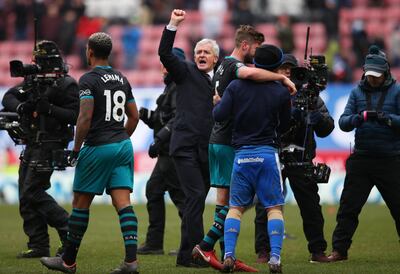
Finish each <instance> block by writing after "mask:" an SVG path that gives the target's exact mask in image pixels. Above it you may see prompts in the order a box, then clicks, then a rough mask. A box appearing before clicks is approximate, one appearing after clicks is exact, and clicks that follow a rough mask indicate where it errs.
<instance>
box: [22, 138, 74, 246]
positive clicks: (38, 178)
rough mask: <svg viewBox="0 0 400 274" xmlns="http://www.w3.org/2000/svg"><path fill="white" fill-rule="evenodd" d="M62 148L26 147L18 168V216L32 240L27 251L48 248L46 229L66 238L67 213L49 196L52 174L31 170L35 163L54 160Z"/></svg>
mask: <svg viewBox="0 0 400 274" xmlns="http://www.w3.org/2000/svg"><path fill="white" fill-rule="evenodd" d="M62 148H63V146H62V145H60V144H46V145H43V146H41V147H35V146H29V145H28V146H27V147H26V149H25V151H24V153H23V157H21V164H20V166H19V178H18V184H19V212H20V214H21V217H22V219H23V227H24V232H25V234H26V235H27V236H28V237H29V242H28V248H39V249H48V248H49V234H48V233H47V225H50V226H51V227H54V228H56V229H57V231H58V233H59V235H60V238H62V239H63V240H64V239H65V238H66V232H67V226H68V213H67V212H66V211H65V210H64V209H63V208H62V207H60V206H59V205H58V204H57V202H56V201H55V200H54V199H53V197H51V196H50V195H49V194H47V192H46V190H47V189H49V188H50V177H51V175H52V173H53V172H52V171H38V170H37V169H36V168H35V167H32V166H30V163H31V162H32V161H38V160H39V161H43V160H49V159H51V151H52V150H53V149H62Z"/></svg>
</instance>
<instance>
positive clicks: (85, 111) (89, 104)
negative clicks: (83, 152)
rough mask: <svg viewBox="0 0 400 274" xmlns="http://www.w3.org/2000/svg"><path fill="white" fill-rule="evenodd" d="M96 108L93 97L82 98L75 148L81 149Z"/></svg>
mask: <svg viewBox="0 0 400 274" xmlns="http://www.w3.org/2000/svg"><path fill="white" fill-rule="evenodd" d="M93 108H94V100H93V99H82V100H81V102H80V109H79V116H78V121H77V123H76V136H75V144H74V150H80V148H81V146H82V143H83V141H84V140H85V138H86V135H87V134H88V132H89V129H90V125H91V122H92V116H93Z"/></svg>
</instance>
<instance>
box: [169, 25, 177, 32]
mask: <svg viewBox="0 0 400 274" xmlns="http://www.w3.org/2000/svg"><path fill="white" fill-rule="evenodd" d="M177 29H178V27H177V26H174V25H167V30H170V31H176V30H177Z"/></svg>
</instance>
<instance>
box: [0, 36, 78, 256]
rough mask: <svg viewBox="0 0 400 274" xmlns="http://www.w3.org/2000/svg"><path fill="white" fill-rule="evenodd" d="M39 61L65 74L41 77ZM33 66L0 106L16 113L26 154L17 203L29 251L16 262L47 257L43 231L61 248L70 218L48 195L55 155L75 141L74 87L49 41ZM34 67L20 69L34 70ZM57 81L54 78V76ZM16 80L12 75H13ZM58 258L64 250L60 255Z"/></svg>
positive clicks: (42, 44) (39, 47) (39, 46)
mask: <svg viewBox="0 0 400 274" xmlns="http://www.w3.org/2000/svg"><path fill="white" fill-rule="evenodd" d="M39 60H48V61H49V63H48V64H50V63H51V62H50V61H51V60H53V61H54V60H55V61H56V62H58V63H59V64H62V65H63V68H64V69H63V71H58V72H57V73H55V72H53V73H52V77H54V78H50V76H48V75H45V74H41V70H40V68H39V67H40V66H41V69H43V70H46V73H47V72H51V71H49V70H50V69H49V68H46V67H44V66H43V64H40V66H39V62H38V61H39ZM33 62H34V63H35V65H36V66H37V67H36V68H38V71H36V72H35V73H32V72H28V71H26V72H25V73H26V74H29V75H19V76H24V77H25V79H24V81H23V82H22V83H21V84H20V85H17V86H15V87H12V88H11V89H9V90H8V91H7V92H6V94H5V95H4V97H3V100H2V104H3V105H4V107H5V110H6V111H10V112H17V113H18V115H19V117H20V118H19V119H20V123H21V125H23V126H24V128H25V131H24V132H25V133H26V135H25V136H22V137H21V139H22V142H23V144H25V145H26V146H25V149H24V151H23V152H22V154H21V157H20V160H21V163H20V167H19V179H18V184H19V202H20V207H19V208H20V214H21V217H22V219H23V228H24V232H25V234H26V235H27V236H28V237H29V242H28V250H27V251H23V252H21V253H20V254H18V258H36V257H42V256H49V235H48V232H47V225H50V226H51V227H54V228H55V229H57V232H58V234H59V236H60V239H61V243H64V240H65V239H66V236H67V235H66V234H67V225H68V213H67V212H66V211H65V210H64V209H63V208H62V207H60V206H59V205H58V204H57V202H56V201H55V200H54V198H53V197H51V196H50V195H49V194H47V192H46V190H47V189H49V188H50V177H51V175H52V173H53V167H52V162H53V155H52V154H53V151H56V150H62V152H64V151H63V150H64V149H65V148H66V147H67V145H68V143H69V142H70V141H71V140H72V139H73V128H72V127H71V126H70V125H74V124H75V123H76V119H77V116H78V112H79V99H78V85H77V83H76V81H75V80H74V79H73V78H71V77H70V76H68V75H67V74H66V69H65V64H64V62H63V60H62V57H61V55H60V51H59V49H58V46H57V45H56V44H55V43H54V42H52V41H46V40H44V41H41V42H39V43H38V44H37V50H35V51H34V55H33ZM35 65H24V69H25V66H27V67H29V66H31V67H33V68H35ZM54 75H57V76H54ZM13 76H15V75H13ZM60 252H62V247H61V248H59V250H58V253H60Z"/></svg>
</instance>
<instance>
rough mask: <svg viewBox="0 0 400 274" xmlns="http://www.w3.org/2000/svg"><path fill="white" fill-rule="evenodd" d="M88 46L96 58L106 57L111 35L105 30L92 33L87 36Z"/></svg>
mask: <svg viewBox="0 0 400 274" xmlns="http://www.w3.org/2000/svg"><path fill="white" fill-rule="evenodd" d="M88 47H89V49H91V50H93V54H94V56H95V57H96V58H101V59H107V58H108V56H109V55H110V53H111V49H112V41H111V37H110V35H108V34H107V33H105V32H96V33H93V34H92V35H90V37H89V40H88Z"/></svg>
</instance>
